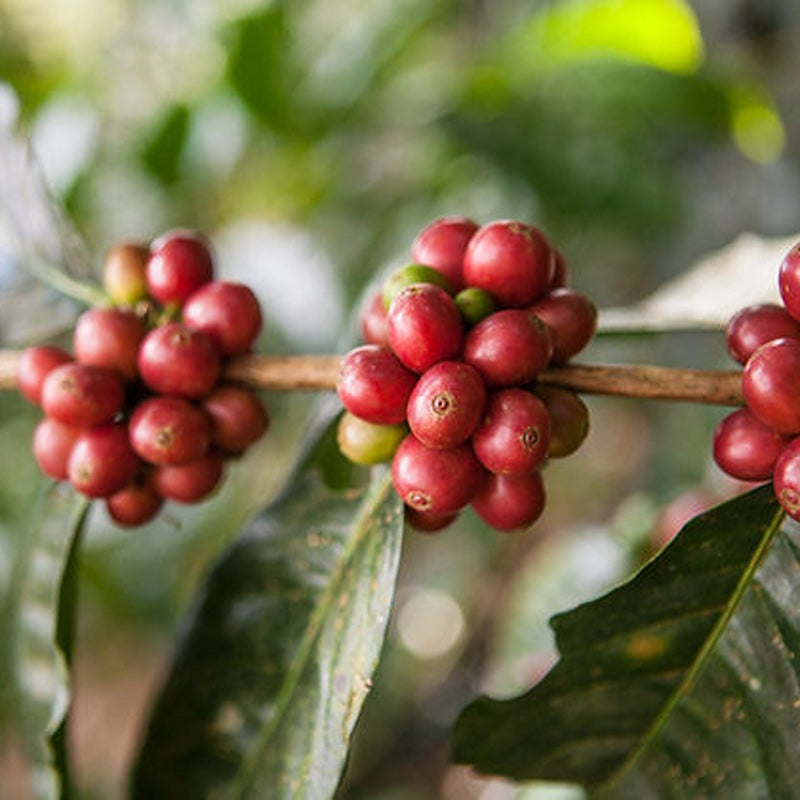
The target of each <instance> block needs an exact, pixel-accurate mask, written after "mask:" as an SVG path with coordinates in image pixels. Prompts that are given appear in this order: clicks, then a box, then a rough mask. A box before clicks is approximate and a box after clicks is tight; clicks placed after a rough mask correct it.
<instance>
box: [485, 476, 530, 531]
mask: <svg viewBox="0 0 800 800" xmlns="http://www.w3.org/2000/svg"><path fill="white" fill-rule="evenodd" d="M544 505H545V491H544V481H543V480H542V476H541V473H540V472H538V471H537V472H526V473H524V474H522V475H489V476H488V478H487V479H486V481H485V483H484V485H483V488H482V489H481V490H480V492H478V494H477V495H476V496H475V497H474V498H473V500H472V508H473V509H474V510H475V512H476V513H477V514H478V516H479V517H480V518H481V519H482V520H483V521H484V522H485V523H486V524H487V525H491V526H492V527H493V528H496V529H497V530H499V531H513V530H519V529H521V528H527V527H529V526H530V525H533V523H534V522H536V520H537V519H539V517H540V516H541V514H542V511H544Z"/></svg>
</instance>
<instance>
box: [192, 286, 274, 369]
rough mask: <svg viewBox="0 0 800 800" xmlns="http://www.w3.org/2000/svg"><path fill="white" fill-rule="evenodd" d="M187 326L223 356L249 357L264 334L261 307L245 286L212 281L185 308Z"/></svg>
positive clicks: (196, 293) (197, 292)
mask: <svg viewBox="0 0 800 800" xmlns="http://www.w3.org/2000/svg"><path fill="white" fill-rule="evenodd" d="M183 322H184V324H185V325H187V326H188V327H190V328H191V329H192V330H196V331H203V333H206V334H208V336H210V337H211V339H212V340H213V341H214V344H216V346H217V348H218V350H219V351H220V353H222V355H223V356H237V355H242V354H243V353H247V352H248V351H249V350H250V348H251V347H252V346H253V343H254V342H255V340H256V339H257V338H258V334H259V333H260V332H261V325H262V323H263V318H262V316H261V306H260V305H259V303H258V298H257V297H256V296H255V294H253V291H252V290H251V289H250V288H249V287H247V286H245V285H244V284H242V283H232V282H230V281H212V282H211V283H207V284H205V285H204V286H201V287H200V288H199V289H198V290H197V291H196V292H194V293H192V294H191V295H190V297H189V299H188V300H187V301H186V304H185V305H184V307H183Z"/></svg>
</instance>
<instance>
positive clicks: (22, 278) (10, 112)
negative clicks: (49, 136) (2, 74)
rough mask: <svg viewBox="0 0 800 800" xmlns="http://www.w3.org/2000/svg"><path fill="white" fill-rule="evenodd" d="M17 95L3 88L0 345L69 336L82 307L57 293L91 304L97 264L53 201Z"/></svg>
mask: <svg viewBox="0 0 800 800" xmlns="http://www.w3.org/2000/svg"><path fill="white" fill-rule="evenodd" d="M17 111H18V109H17V102H16V97H15V96H14V94H13V92H12V91H11V90H10V89H9V88H8V87H6V86H5V85H3V84H0V345H14V344H20V343H24V342H28V341H32V340H35V339H41V338H44V337H46V336H49V335H52V334H53V333H54V332H57V331H59V330H61V329H63V328H64V327H65V326H66V325H67V324H68V323H69V322H70V321H71V320H72V319H73V318H74V316H75V313H76V311H75V306H74V304H73V303H72V302H70V301H68V300H66V299H65V297H64V295H63V294H59V293H57V292H55V291H53V289H54V288H55V289H59V290H61V291H62V292H66V293H67V294H69V295H70V296H72V297H74V298H78V299H80V300H82V301H84V302H87V303H91V302H94V301H96V300H97V299H98V297H99V293H98V291H97V290H96V289H94V288H93V287H91V286H90V283H89V282H90V280H91V273H92V269H91V260H90V258H89V256H88V254H87V252H86V249H85V246H84V243H83V241H82V240H81V238H80V237H79V236H78V234H77V233H76V232H75V230H74V229H73V228H72V226H71V225H70V224H69V222H68V221H67V219H66V217H65V216H64V215H63V213H62V209H61V208H60V206H59V205H58V203H56V202H55V200H54V199H53V198H52V197H51V195H50V193H49V191H48V189H47V186H46V185H45V182H44V179H43V178H42V174H41V171H40V170H39V167H38V165H37V163H36V161H35V159H34V157H33V154H32V152H31V149H30V145H29V142H28V140H27V139H26V137H25V135H24V133H23V132H21V130H20V126H19V123H18V120H17Z"/></svg>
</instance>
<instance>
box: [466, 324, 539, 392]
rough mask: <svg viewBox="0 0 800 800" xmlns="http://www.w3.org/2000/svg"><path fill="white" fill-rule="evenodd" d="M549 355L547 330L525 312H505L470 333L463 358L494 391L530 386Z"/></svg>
mask: <svg viewBox="0 0 800 800" xmlns="http://www.w3.org/2000/svg"><path fill="white" fill-rule="evenodd" d="M552 354H553V343H552V340H551V338H550V330H549V329H548V327H547V326H546V325H545V324H544V323H543V322H542V321H541V320H540V319H539V317H537V316H536V315H535V314H534V313H532V312H531V311H527V310H522V309H504V310H502V311H497V312H495V313H494V314H490V315H489V316H488V317H486V318H485V319H483V320H481V321H480V322H479V323H478V324H477V325H476V326H475V327H474V328H472V330H470V331H469V333H468V334H467V337H466V339H465V341H464V353H463V358H464V360H465V361H466V362H467V363H469V364H471V365H472V366H473V367H475V369H477V370H478V372H480V373H481V375H482V376H483V379H484V380H485V381H486V383H487V384H488V385H489V386H493V387H495V386H515V385H520V384H524V383H531V382H532V381H533V380H535V378H536V376H537V375H538V374H539V373H540V372H541V371H542V370H543V369H544V368H545V367H546V366H547V364H548V363H549V361H550V357H551V356H552Z"/></svg>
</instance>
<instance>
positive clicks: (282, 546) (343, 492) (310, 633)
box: [134, 461, 403, 800]
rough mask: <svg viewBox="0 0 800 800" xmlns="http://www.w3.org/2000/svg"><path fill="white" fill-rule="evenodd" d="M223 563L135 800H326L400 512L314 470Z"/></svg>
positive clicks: (385, 495)
mask: <svg viewBox="0 0 800 800" xmlns="http://www.w3.org/2000/svg"><path fill="white" fill-rule="evenodd" d="M311 463H312V466H310V467H307V468H305V469H303V470H302V471H301V472H300V474H299V475H297V476H296V477H295V480H294V481H293V482H292V484H291V485H290V487H289V488H288V490H287V492H286V493H285V494H284V495H283V496H282V497H281V498H280V499H279V500H278V501H277V502H276V503H275V505H274V506H272V507H271V508H269V509H267V510H266V511H265V512H264V513H262V514H261V515H260V516H258V517H257V518H256V519H255V520H254V521H253V522H252V523H251V524H250V525H249V526H248V527H247V528H246V530H245V531H244V533H243V534H242V536H241V537H240V538H239V539H238V540H237V541H236V542H234V544H233V545H232V546H231V547H230V548H229V549H228V551H227V552H226V553H225V554H224V555H223V556H222V557H221V559H220V560H219V562H218V563H217V565H216V567H215V569H214V570H213V572H212V574H211V575H210V577H209V579H208V582H207V585H206V587H205V591H204V596H203V598H202V601H201V602H200V605H199V607H198V609H197V611H196V613H195V615H194V617H193V619H192V620H191V623H190V625H189V628H188V630H187V632H186V636H185V637H184V639H183V641H182V644H181V645H180V648H179V650H178V653H177V657H176V659H175V662H174V664H173V667H172V669H171V671H170V674H169V676H168V678H167V681H166V684H165V686H164V688H163V690H162V692H161V694H160V697H159V698H158V701H157V704H156V707H155V710H154V713H153V716H152V719H151V722H150V726H149V730H148V733H147V737H146V740H145V742H144V746H143V748H142V750H141V753H140V756H139V760H138V764H137V767H136V770H135V776H134V797H137V798H150V797H181V796H193V797H201V796H202V797H205V796H210V795H212V794H213V795H214V796H215V797H236V798H241V797H252V798H262V797H270V798H275V799H276V800H277V799H278V798H289V797H292V798H300V797H302V798H328V797H330V796H331V795H332V793H333V791H334V790H335V787H336V785H337V783H338V780H339V775H340V772H341V769H342V767H343V764H344V760H345V758H346V754H347V749H348V745H349V739H350V734H351V731H352V729H353V725H354V724H355V721H356V719H357V717H358V714H359V711H360V708H361V704H362V702H363V700H364V697H365V696H366V694H367V692H368V690H369V687H370V684H371V676H372V672H373V670H374V668H375V666H376V663H377V659H378V654H379V651H380V648H381V645H382V642H383V637H384V633H385V629H386V625H387V622H388V616H389V610H390V607H391V602H392V597H393V589H394V581H395V576H396V570H397V565H398V559H399V554H400V544H401V537H402V525H403V523H402V510H401V504H400V501H399V499H398V498H397V496H396V494H395V493H394V492H393V490H392V488H391V482H390V480H389V476H388V475H386V474H384V475H382V476H381V477H380V478H379V479H377V480H375V481H374V482H373V483H372V484H371V485H370V486H368V487H367V488H366V489H365V488H352V487H351V488H331V487H330V486H328V485H327V484H326V483H325V482H324V481H323V477H322V475H321V473H320V471H319V470H318V469H317V468H316V466H314V464H315V463H316V462H315V461H312V462H311Z"/></svg>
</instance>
